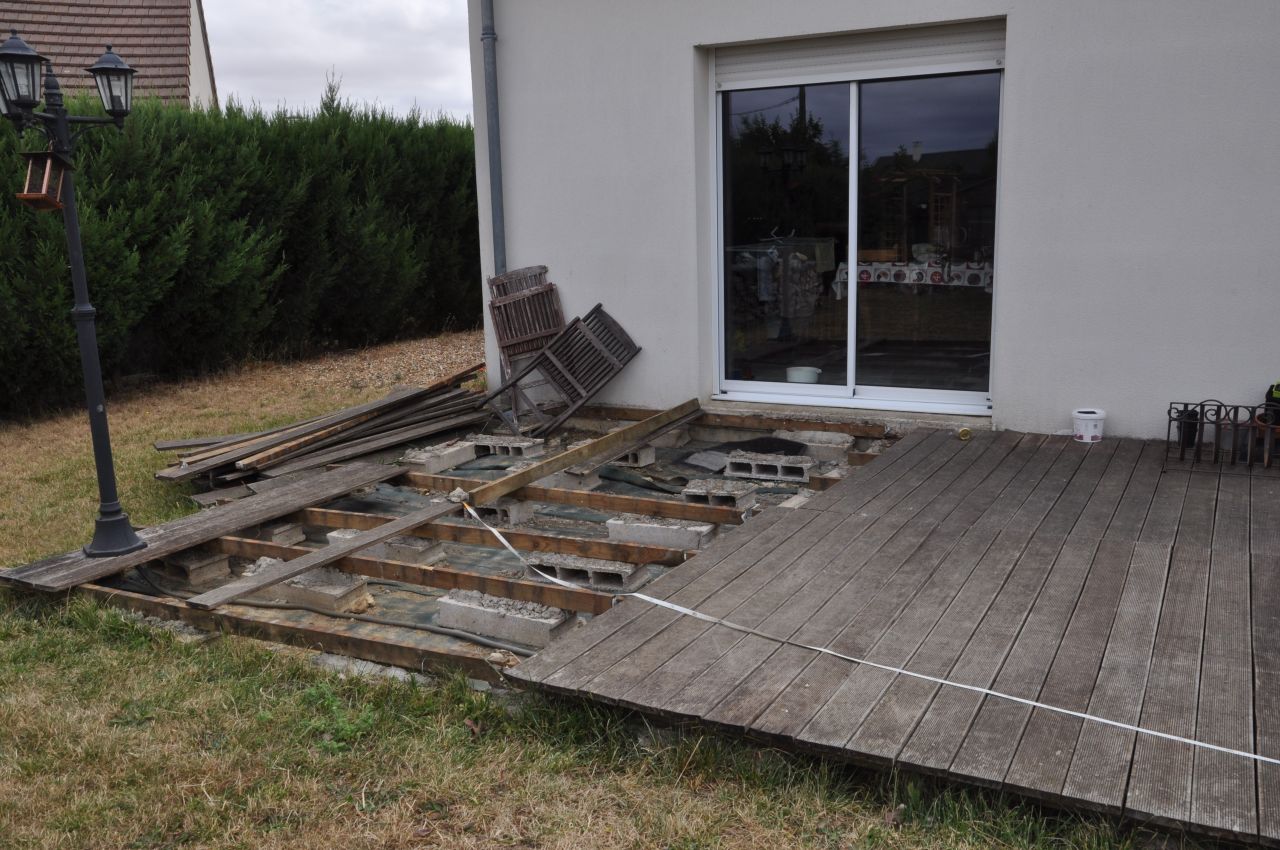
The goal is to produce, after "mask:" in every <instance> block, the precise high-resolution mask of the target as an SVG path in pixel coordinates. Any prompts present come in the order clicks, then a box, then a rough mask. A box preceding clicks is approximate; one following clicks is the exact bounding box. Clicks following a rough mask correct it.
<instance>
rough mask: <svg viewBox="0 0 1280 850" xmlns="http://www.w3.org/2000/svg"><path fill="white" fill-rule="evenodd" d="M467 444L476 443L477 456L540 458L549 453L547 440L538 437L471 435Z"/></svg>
mask: <svg viewBox="0 0 1280 850" xmlns="http://www.w3.org/2000/svg"><path fill="white" fill-rule="evenodd" d="M467 442H469V443H474V444H475V447H476V456H477V457H484V456H485V455H510V456H511V457H540V456H541V455H543V454H545V453H546V451H547V444H546V440H542V439H538V438H536V437H512V436H508V435H506V434H470V435H468V436H467Z"/></svg>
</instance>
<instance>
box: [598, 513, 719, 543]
mask: <svg viewBox="0 0 1280 850" xmlns="http://www.w3.org/2000/svg"><path fill="white" fill-rule="evenodd" d="M605 528H606V529H607V530H608V532H609V539H610V540H617V541H618V542H619V543H638V544H640V545H642V546H662V547H664V548H667V549H684V550H688V549H701V548H702V547H703V546H705V545H707V543H709V542H711V538H712V537H714V536H715V533H716V527H715V525H713V524H712V523H709V522H689V521H687V520H679V519H661V518H658V517H652V518H644V519H639V518H636V519H626V518H623V517H614V518H613V519H610V520H608V521H606V522H605Z"/></svg>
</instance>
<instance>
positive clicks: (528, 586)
mask: <svg viewBox="0 0 1280 850" xmlns="http://www.w3.org/2000/svg"><path fill="white" fill-rule="evenodd" d="M209 545H210V548H212V549H216V550H217V551H219V552H221V553H222V554H224V555H235V556H237V557H240V558H263V557H267V558H279V559H281V560H288V559H290V558H297V557H299V556H301V555H305V554H307V553H308V552H310V551H312V550H310V549H308V548H306V547H304V546H285V545H283V544H281V543H269V542H267V541H265V540H253V539H250V538H247V537H219V538H218V539H217V540H214V541H213V542H212V543H210V544H209ZM333 566H335V567H337V568H338V569H340V570H342V571H343V572H347V573H353V574H355V575H362V576H367V577H368V578H379V579H385V580H387V581H399V582H404V583H405V584H416V585H420V586H423V587H439V588H443V589H445V590H454V589H457V590H478V591H480V592H481V593H487V594H489V595H490V596H501V597H503V598H505V599H518V600H520V601H521V602H537V603H538V604H540V605H550V606H551V607H553V608H564V609H566V610H569V611H581V612H584V613H587V614H602V613H604V612H605V611H608V610H609V607H610V606H611V605H612V603H613V597H611V596H608V595H607V594H604V593H597V592H596V591H594V590H587V589H586V588H570V587H560V586H559V585H554V584H544V583H543V582H538V581H525V580H524V579H517V578H508V577H506V576H496V575H488V574H486V573H474V572H469V571H467V570H459V569H455V568H453V567H442V566H439V565H431V566H423V565H420V564H410V563H406V562H404V561H395V560H391V559H389V558H369V557H365V556H363V555H348V556H347V557H345V558H342V559H340V560H338V561H335V562H334V564H333Z"/></svg>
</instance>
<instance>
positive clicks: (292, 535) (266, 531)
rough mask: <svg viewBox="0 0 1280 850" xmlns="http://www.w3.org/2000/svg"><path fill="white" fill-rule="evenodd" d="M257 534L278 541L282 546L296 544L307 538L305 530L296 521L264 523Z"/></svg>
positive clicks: (265, 538)
mask: <svg viewBox="0 0 1280 850" xmlns="http://www.w3.org/2000/svg"><path fill="white" fill-rule="evenodd" d="M259 536H260V537H261V538H262V539H263V540H269V541H271V542H272V543H279V544H280V545H282V546H296V545H298V544H299V543H301V542H302V541H304V540H306V539H307V534H306V532H305V531H303V530H302V526H300V525H298V524H297V523H296V522H276V523H271V524H270V525H264V526H262V533H261V535H259Z"/></svg>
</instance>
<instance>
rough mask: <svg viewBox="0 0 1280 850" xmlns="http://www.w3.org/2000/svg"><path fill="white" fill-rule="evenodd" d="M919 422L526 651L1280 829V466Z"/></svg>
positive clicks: (528, 665)
mask: <svg viewBox="0 0 1280 850" xmlns="http://www.w3.org/2000/svg"><path fill="white" fill-rule="evenodd" d="M1163 458H1164V444H1163V443H1160V444H1156V443H1143V442H1140V441H1134V440H1107V441H1104V442H1102V443H1098V444H1095V445H1093V446H1091V447H1087V446H1085V445H1082V444H1079V443H1074V442H1071V441H1069V440H1068V439H1066V438H1062V437H1044V436H1036V435H1022V434H1016V433H1009V432H1005V433H1001V434H983V435H977V436H975V438H974V439H972V440H970V441H968V442H962V441H960V440H958V439H956V437H955V436H953V435H951V434H948V433H943V432H925V431H918V432H915V433H913V434H911V435H909V436H908V437H906V438H904V439H903V440H902V441H901V442H899V443H898V445H897V446H895V447H894V448H893V449H891V450H889V451H888V452H887V453H886V454H885V455H884V456H883V457H881V458H880V459H879V460H877V461H875V462H874V463H872V464H871V465H869V466H867V467H864V468H863V469H862V470H860V471H859V472H858V473H857V474H856V475H855V476H853V477H851V478H850V479H847V480H846V481H844V482H842V483H840V484H838V485H836V486H835V487H833V488H831V489H829V490H827V491H825V492H823V493H821V494H819V495H818V496H816V497H814V498H813V499H811V500H810V501H809V502H807V503H806V504H804V505H803V506H801V507H799V508H795V509H788V508H784V507H774V508H770V509H769V510H767V511H766V512H765V513H764V514H763V515H761V516H759V517H757V518H755V519H753V520H752V521H751V522H750V523H748V524H747V525H745V526H743V527H742V528H740V529H736V530H734V531H733V532H732V533H729V534H726V535H722V536H721V537H720V538H719V539H717V540H716V541H715V542H714V543H713V544H712V545H711V546H710V547H709V548H707V549H704V550H702V551H701V552H700V553H699V554H698V555H696V556H695V557H694V558H693V559H692V560H690V561H688V562H686V563H685V564H684V565H682V566H681V567H679V568H677V569H675V570H672V571H670V572H669V573H668V574H666V575H665V576H663V577H662V578H660V579H659V580H658V581H656V582H655V583H654V584H652V585H651V586H650V587H649V588H647V589H646V590H645V591H644V592H645V593H646V594H648V595H650V596H652V597H654V598H660V599H663V600H666V601H669V602H671V603H675V604H677V605H680V606H684V607H686V608H689V609H694V610H696V611H698V612H701V613H703V614H706V615H710V616H712V617H715V618H721V619H722V620H725V621H728V622H732V623H734V624H737V625H739V626H743V627H748V628H750V629H753V630H755V632H754V633H745V632H743V631H741V630H738V629H733V628H729V627H726V626H724V625H720V624H714V623H709V622H706V621H704V620H702V619H699V618H695V617H692V616H689V615H686V614H682V613H679V612H677V611H673V610H669V609H666V608H662V607H658V606H655V605H654V604H652V603H650V602H646V601H642V600H638V599H627V600H625V601H623V602H622V603H621V604H620V605H618V606H616V607H615V608H613V609H612V610H610V611H608V612H607V613H605V614H603V615H601V616H599V617H596V618H595V619H594V620H592V621H591V622H590V623H589V624H588V625H586V626H585V627H584V628H581V629H579V630H577V631H576V632H574V633H572V634H571V635H569V636H567V637H565V638H563V639H561V640H559V641H557V642H555V643H553V644H552V645H551V646H550V647H548V648H547V649H546V650H543V651H542V652H540V653H539V654H538V655H536V656H535V657H533V658H532V659H529V660H527V661H525V662H523V663H522V664H520V665H519V666H518V667H516V668H514V669H513V670H511V671H509V675H512V676H514V677H516V678H518V679H520V680H523V681H524V682H526V683H529V684H532V685H536V686H539V687H543V688H547V689H550V690H554V691H558V692H563V693H570V694H580V695H584V696H587V697H591V698H595V699H600V700H604V701H607V702H611V703H617V704H621V705H625V706H630V707H634V708H636V709H639V710H641V711H645V712H652V713H656V714H659V715H664V716H668V717H672V718H683V719H691V720H697V721H702V722H705V723H708V724H711V725H714V726H717V727H721V728H725V729H729V730H734V731H738V732H743V733H746V734H748V735H750V736H753V737H757V738H761V739H765V740H768V741H772V742H777V743H783V744H785V745H789V746H793V747H797V748H800V749H805V750H810V751H814V752H818V753H821V754H826V755H833V756H837V757H841V758H847V759H850V760H853V761H858V762H869V763H873V764H886V765H887V764H891V763H896V764H899V765H902V766H903V767H905V768H909V769H915V770H920V771H925V772H931V773H936V774H941V775H945V776H951V777H956V778H959V779H963V780H967V781H972V782H976V783H979V784H983V785H989V786H996V787H1002V788H1007V789H1011V790H1014V791H1017V792H1020V793H1023V794H1027V795H1030V796H1032V797H1036V798H1041V799H1045V800H1049V801H1054V802H1058V803H1064V804H1069V805H1078V806H1084V807H1091V808H1096V809H1101V810H1104V811H1108V812H1114V813H1124V814H1126V815H1128V816H1132V817H1134V818H1138V819H1142V820H1149V821H1155V822H1159V823H1163V824H1169V825H1175V826H1187V827H1190V828H1193V829H1195V830H1199V831H1206V832H1212V833H1217V834H1227V835H1231V836H1235V837H1239V838H1244V839H1246V840H1254V839H1261V840H1263V841H1264V842H1268V843H1280V766H1277V765H1276V764H1274V763H1268V762H1266V761H1258V760H1257V759H1253V758H1250V757H1248V756H1247V755H1239V754H1231V753H1227V752H1222V751H1218V750H1213V749H1209V748H1205V747H1198V746H1196V745H1195V744H1193V743H1185V742H1180V741H1174V740H1169V739H1164V738H1160V737H1155V736H1152V735H1148V734H1145V733H1138V732H1134V731H1131V730H1128V729H1124V728H1119V727H1116V726H1108V725H1105V724H1102V723H1099V722H1097V721H1095V720H1092V719H1081V718H1080V717H1075V716H1070V715H1067V714H1063V713H1060V712H1056V711H1053V710H1050V709H1048V708H1045V707H1033V706H1030V705H1027V704H1024V703H1018V702H1015V701H1012V700H1009V699H1006V698H1004V697H1001V696H994V695H990V694H983V693H978V692H974V691H972V690H964V689H962V688H957V687H954V686H952V685H950V684H938V683H937V682H934V681H929V680H925V679H920V678H913V677H911V676H908V675H904V674H902V673H895V672H890V671H886V670H885V669H883V668H877V667H873V666H870V665H867V664H859V663H853V662H851V661H849V660H845V659H842V658H837V657H834V656H832V655H828V654H821V653H818V652H815V651H813V650H812V649H807V648H804V647H803V646H800V645H798V644H806V645H810V646H821V647H828V648H830V649H831V650H834V651H835V652H838V653H840V654H843V655H846V656H851V657H854V658H865V659H868V660H870V661H873V662H877V663H878V664H881V665H884V666H885V667H888V668H896V669H905V670H909V671H911V672H914V673H921V674H926V675H928V676H932V677H937V678H939V679H943V680H946V681H947V682H956V683H962V684H964V685H972V686H980V687H982V688H989V689H991V690H993V691H997V692H999V693H1001V694H1008V695H1012V696H1015V697H1020V698H1023V699H1028V700H1034V701H1037V702H1039V703H1042V704H1044V705H1045V706H1053V707H1058V708H1064V709H1070V710H1074V711H1077V712H1084V713H1086V714H1088V715H1091V716H1095V717H1100V718H1106V719H1109V720H1114V721H1119V722H1122V723H1126V724H1132V725H1135V726H1139V727H1142V728H1143V729H1150V730H1155V731H1157V732H1163V733H1168V734H1171V735H1175V736H1180V737H1183V738H1187V739H1193V740H1195V741H1200V742H1205V743H1208V744H1212V745H1217V746H1219V747H1225V748H1230V749H1234V750H1240V751H1243V752H1245V753H1257V754H1260V755H1262V756H1266V757H1269V758H1272V759H1274V758H1275V757H1280V545H1278V544H1280V478H1278V477H1277V476H1275V475H1261V474H1260V475H1253V476H1249V475H1236V474H1219V473H1218V472H1217V471H1204V472H1201V471H1194V472H1193V471H1186V470H1178V471H1175V470H1167V471H1166V470H1164V469H1163V468H1162V467H1163V464H1162V461H1163Z"/></svg>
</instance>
